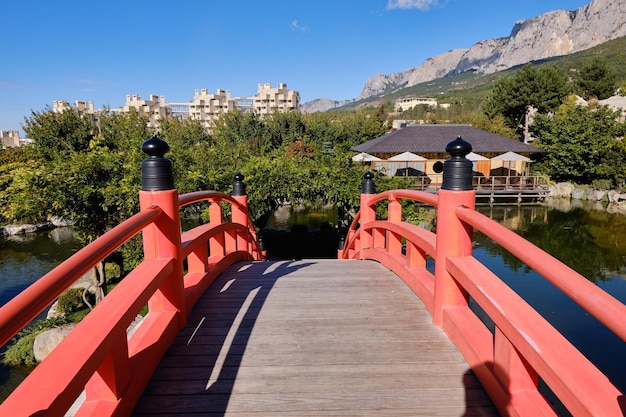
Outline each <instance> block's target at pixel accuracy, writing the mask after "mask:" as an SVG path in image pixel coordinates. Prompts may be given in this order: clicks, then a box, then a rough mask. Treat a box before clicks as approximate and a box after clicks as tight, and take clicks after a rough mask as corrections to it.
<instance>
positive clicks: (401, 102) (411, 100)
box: [395, 97, 450, 112]
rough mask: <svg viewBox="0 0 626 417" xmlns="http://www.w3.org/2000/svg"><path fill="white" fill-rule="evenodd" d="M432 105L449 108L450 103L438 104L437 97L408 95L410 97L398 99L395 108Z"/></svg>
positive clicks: (397, 109) (402, 109)
mask: <svg viewBox="0 0 626 417" xmlns="http://www.w3.org/2000/svg"><path fill="white" fill-rule="evenodd" d="M419 105H423V106H430V107H437V106H440V107H443V108H448V107H450V104H447V103H445V104H437V99H435V98H425V97H408V98H399V99H398V100H396V103H395V109H396V111H397V112H402V111H406V110H408V109H410V108H413V107H415V106H419Z"/></svg>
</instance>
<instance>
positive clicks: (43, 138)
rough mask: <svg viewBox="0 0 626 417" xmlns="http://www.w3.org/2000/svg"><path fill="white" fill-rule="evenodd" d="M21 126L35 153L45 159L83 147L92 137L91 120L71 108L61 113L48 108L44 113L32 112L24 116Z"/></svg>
mask: <svg viewBox="0 0 626 417" xmlns="http://www.w3.org/2000/svg"><path fill="white" fill-rule="evenodd" d="M23 128H24V132H25V133H26V135H27V136H28V137H29V138H30V139H32V140H33V142H34V145H35V147H36V148H37V152H38V153H39V154H40V155H41V156H42V157H43V158H45V159H47V160H53V159H55V158H56V157H57V156H58V155H59V154H63V153H66V152H80V151H83V150H86V149H87V148H89V142H90V141H91V139H92V137H93V126H92V123H91V120H89V119H87V118H85V117H83V116H82V115H81V114H80V113H79V112H78V110H76V109H75V108H73V107H72V108H68V109H65V110H63V111H62V112H60V113H57V112H54V111H52V109H50V108H48V109H46V110H45V111H43V112H34V111H33V112H31V116H30V117H25V118H24V126H23Z"/></svg>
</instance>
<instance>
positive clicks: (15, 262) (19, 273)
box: [0, 227, 82, 401]
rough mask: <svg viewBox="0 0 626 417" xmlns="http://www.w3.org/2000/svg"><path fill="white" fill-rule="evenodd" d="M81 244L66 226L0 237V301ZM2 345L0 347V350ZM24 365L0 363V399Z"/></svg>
mask: <svg viewBox="0 0 626 417" xmlns="http://www.w3.org/2000/svg"><path fill="white" fill-rule="evenodd" d="M81 247H82V244H81V243H80V242H79V241H78V240H77V239H76V237H75V234H74V229H72V228H69V227H63V228H57V229H54V230H50V231H46V232H39V233H29V234H26V235H17V236H9V237H0V305H4V304H5V303H6V302H7V301H8V300H10V299H11V298H13V297H15V296H16V295H17V294H19V293H20V292H21V291H23V290H24V289H25V288H26V287H28V286H29V285H30V284H32V283H33V282H34V281H36V280H37V279H38V278H40V277H41V276H43V275H45V274H46V273H47V272H48V271H50V270H51V269H53V268H54V267H55V266H57V265H58V264H60V263H61V262H63V261H64V260H65V259H67V258H68V257H70V256H71V255H72V254H73V253H74V252H76V251H77V250H79V249H80V248H81ZM3 352H4V348H2V349H0V353H3ZM27 373H28V369H19V368H9V367H6V366H3V365H0V401H1V400H3V399H4V398H6V397H7V395H8V394H9V393H10V392H11V391H12V390H13V389H14V388H15V387H16V386H17V385H18V384H19V383H20V382H21V381H22V380H23V379H24V377H25V376H26V374H27Z"/></svg>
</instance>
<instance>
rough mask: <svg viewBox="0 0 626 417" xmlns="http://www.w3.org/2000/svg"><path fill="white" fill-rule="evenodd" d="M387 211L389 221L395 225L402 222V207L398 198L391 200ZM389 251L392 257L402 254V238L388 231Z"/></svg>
mask: <svg viewBox="0 0 626 417" xmlns="http://www.w3.org/2000/svg"><path fill="white" fill-rule="evenodd" d="M387 210H388V215H387V220H389V221H390V222H393V223H400V222H402V205H401V204H400V201H399V200H398V199H397V198H395V197H393V198H390V199H389V206H388V208H387ZM387 251H388V252H389V253H390V254H392V255H397V254H400V253H402V237H401V236H400V235H399V234H397V233H394V232H390V231H387Z"/></svg>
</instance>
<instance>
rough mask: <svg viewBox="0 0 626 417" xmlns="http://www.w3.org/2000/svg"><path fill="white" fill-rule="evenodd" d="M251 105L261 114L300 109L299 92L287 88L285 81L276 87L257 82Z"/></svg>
mask: <svg viewBox="0 0 626 417" xmlns="http://www.w3.org/2000/svg"><path fill="white" fill-rule="evenodd" d="M252 107H253V109H254V111H255V112H257V113H258V114H261V115H266V114H272V113H274V112H279V113H288V112H290V111H293V110H298V111H300V93H299V92H297V91H294V90H288V89H287V84H285V83H280V84H279V85H278V87H277V88H272V85H271V84H270V83H265V84H259V85H258V89H257V93H256V96H254V98H253V102H252Z"/></svg>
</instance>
